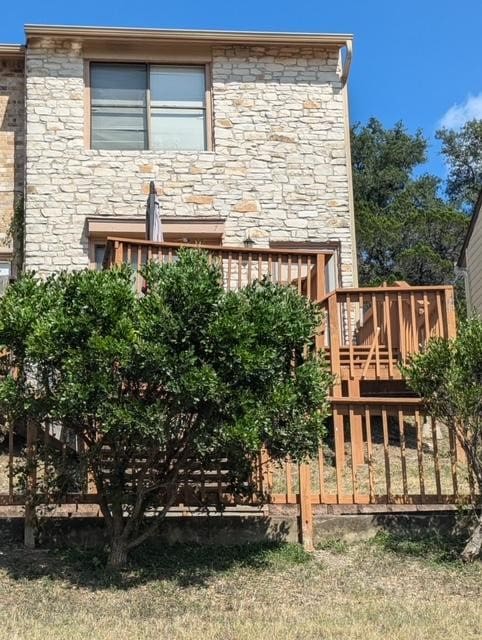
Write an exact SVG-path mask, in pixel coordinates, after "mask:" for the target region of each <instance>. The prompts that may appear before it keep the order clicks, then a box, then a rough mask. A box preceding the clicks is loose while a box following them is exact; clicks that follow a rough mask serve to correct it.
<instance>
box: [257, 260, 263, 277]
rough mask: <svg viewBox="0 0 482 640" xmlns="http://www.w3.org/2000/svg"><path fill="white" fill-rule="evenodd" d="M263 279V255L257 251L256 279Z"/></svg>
mask: <svg viewBox="0 0 482 640" xmlns="http://www.w3.org/2000/svg"><path fill="white" fill-rule="evenodd" d="M262 279H263V255H262V254H261V253H258V280H262Z"/></svg>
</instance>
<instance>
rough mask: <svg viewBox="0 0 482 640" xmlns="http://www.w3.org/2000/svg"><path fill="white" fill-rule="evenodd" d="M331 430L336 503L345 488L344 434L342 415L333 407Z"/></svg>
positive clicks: (340, 499) (341, 496)
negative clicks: (332, 433) (332, 435)
mask: <svg viewBox="0 0 482 640" xmlns="http://www.w3.org/2000/svg"><path fill="white" fill-rule="evenodd" d="M333 428H334V430H335V465H336V493H337V502H340V501H341V502H342V501H343V496H344V495H345V488H344V483H343V474H344V471H345V433H344V431H345V430H344V426H343V414H342V413H340V412H339V410H338V409H337V407H336V406H334V407H333Z"/></svg>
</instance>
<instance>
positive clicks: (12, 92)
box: [0, 51, 25, 253]
mask: <svg viewBox="0 0 482 640" xmlns="http://www.w3.org/2000/svg"><path fill="white" fill-rule="evenodd" d="M24 96H25V85H24V61H23V58H15V57H5V58H2V55H1V51H0V252H2V253H3V252H5V251H6V249H7V247H6V246H5V245H6V244H7V245H8V240H6V239H5V235H6V233H7V230H8V228H9V226H10V221H11V218H12V214H13V209H14V203H15V200H16V198H18V197H19V196H21V195H22V193H23V171H24V138H25V136H24V124H25V123H24V120H25V114H24Z"/></svg>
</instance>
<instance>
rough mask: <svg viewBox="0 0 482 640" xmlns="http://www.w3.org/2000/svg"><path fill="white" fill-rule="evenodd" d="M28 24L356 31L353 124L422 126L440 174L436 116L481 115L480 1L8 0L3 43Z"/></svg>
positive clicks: (453, 120)
mask: <svg viewBox="0 0 482 640" xmlns="http://www.w3.org/2000/svg"><path fill="white" fill-rule="evenodd" d="M25 23H49V24H80V25H109V26H112V25H115V26H138V27H163V28H194V29H240V30H245V29H249V30H266V31H319V32H343V33H353V34H354V35H355V56H354V61H353V67H352V73H351V79H350V96H351V119H352V121H357V120H359V121H365V120H366V119H367V118H369V117H370V116H372V115H373V116H376V117H378V118H380V119H381V120H382V121H383V122H384V123H385V124H386V125H388V126H390V125H392V124H393V123H394V122H396V121H397V120H403V121H404V122H405V123H406V125H407V126H408V128H409V129H410V130H411V131H414V130H416V129H417V128H421V129H422V130H423V131H424V133H425V135H426V136H427V137H429V138H430V140H431V145H432V146H431V150H430V155H431V158H430V162H429V164H428V167H427V168H428V170H430V171H432V172H434V173H437V174H439V175H443V174H444V167H443V163H442V162H441V158H440V156H439V152H438V147H437V144H436V142H435V141H434V140H433V133H434V131H435V130H436V128H437V127H438V126H439V123H440V122H441V121H444V122H445V123H447V124H454V125H457V124H460V123H462V122H463V121H464V119H467V118H468V117H481V118H482V55H481V46H480V38H481V34H482V0H458V1H456V0H317V1H315V0H296V1H295V2H293V1H288V0H240V1H238V2H233V1H232V0H231V2H230V1H229V0H196V1H194V0H184V1H183V2H160V1H159V0H158V1H157V2H154V1H142V0H134V1H133V0H129V2H126V1H125V0H115V1H114V0H108V1H106V0H96V1H93V0H82V1H81V2H68V1H67V2H66V1H65V0H63V1H62V2H49V1H48V0H35V1H34V0H23V1H22V2H18V3H14V2H5V3H3V6H2V10H1V20H0V42H23V39H24V36H23V25H24V24H25Z"/></svg>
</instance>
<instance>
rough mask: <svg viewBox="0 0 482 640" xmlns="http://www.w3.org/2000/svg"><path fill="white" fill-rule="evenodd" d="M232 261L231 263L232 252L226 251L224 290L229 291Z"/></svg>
mask: <svg viewBox="0 0 482 640" xmlns="http://www.w3.org/2000/svg"><path fill="white" fill-rule="evenodd" d="M232 263H233V254H232V252H231V251H230V252H229V253H228V269H227V275H226V278H227V282H226V290H227V291H231V271H232Z"/></svg>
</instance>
